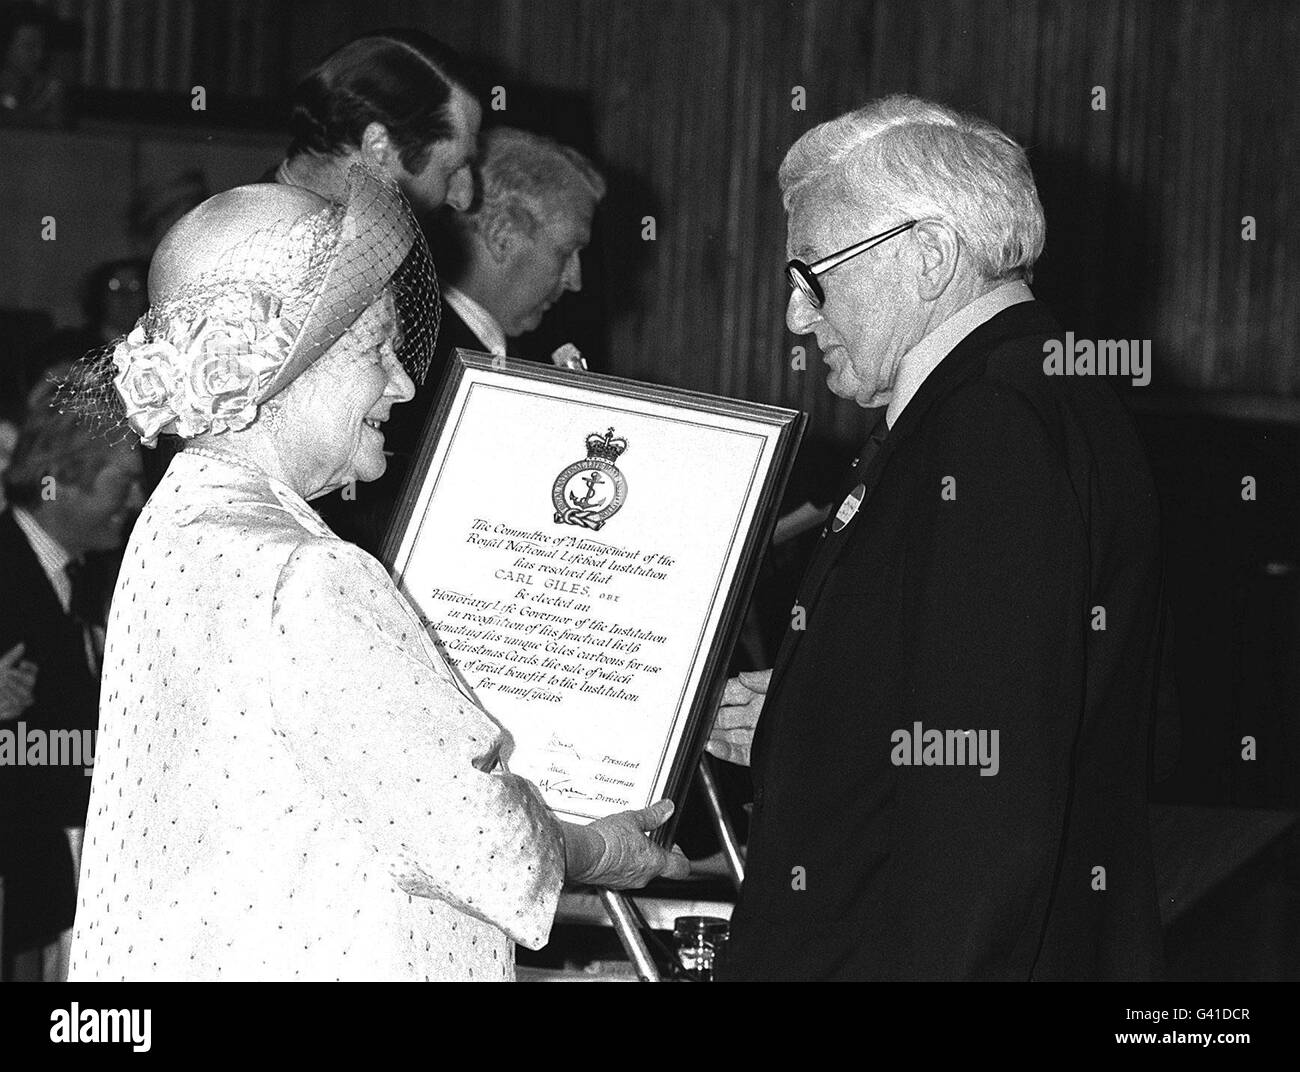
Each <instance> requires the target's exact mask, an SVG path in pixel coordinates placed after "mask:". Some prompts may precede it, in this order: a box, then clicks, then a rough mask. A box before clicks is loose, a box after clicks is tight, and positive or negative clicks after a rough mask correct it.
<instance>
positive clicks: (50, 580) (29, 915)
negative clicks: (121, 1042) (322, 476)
mask: <svg viewBox="0 0 1300 1072" xmlns="http://www.w3.org/2000/svg"><path fill="white" fill-rule="evenodd" d="M41 401H42V403H43V402H44V399H42V400H41ZM139 477H140V452H139V451H138V450H135V449H131V448H129V447H127V446H125V445H121V446H111V445H110V444H109V443H108V442H107V441H106V440H105V439H103V438H99V437H96V436H95V435H93V434H91V433H90V432H88V431H87V430H86V429H85V428H84V427H82V426H79V425H78V424H76V423H75V421H74V420H73V419H71V418H69V417H66V416H63V415H61V414H59V413H58V412H56V411H54V410H52V409H50V408H49V407H48V406H46V405H44V404H39V405H38V406H37V407H35V408H34V409H33V410H32V412H31V414H30V415H29V416H28V418H27V420H26V423H25V424H24V426H23V429H22V432H21V433H20V435H19V438H18V442H17V445H16V447H15V449H14V456H13V463H12V465H10V467H9V469H8V470H7V471H6V472H5V474H4V483H5V492H6V494H7V496H8V499H9V502H10V506H9V508H8V509H5V510H4V511H3V512H0V652H3V653H5V658H4V659H3V660H0V662H3V663H5V664H7V665H9V666H10V670H9V671H8V673H7V675H6V676H8V677H9V678H10V679H12V678H13V677H14V674H13V670H14V669H15V668H16V667H22V666H25V667H26V674H25V678H24V679H20V681H21V680H25V683H26V686H27V687H26V689H25V690H24V692H23V694H22V695H21V696H20V700H21V702H20V703H18V704H12V703H0V716H3V715H5V714H9V715H12V717H11V718H8V719H6V720H5V721H3V722H0V732H4V731H7V733H10V734H13V736H12V737H11V738H10V741H11V742H12V747H13V749H15V750H17V749H20V748H21V749H22V750H23V752H24V756H25V757H26V756H27V755H29V754H31V748H32V745H31V742H32V741H34V740H35V741H40V742H41V743H42V745H43V746H44V747H43V748H42V752H43V753H44V754H45V756H46V759H47V760H48V759H49V758H50V757H51V756H52V755H53V752H54V743H55V742H56V741H62V742H65V743H66V742H68V741H70V740H72V736H73V735H74V734H75V735H76V738H77V741H78V744H82V745H84V742H85V737H84V731H90V732H93V731H94V730H95V729H96V727H97V725H98V708H99V663H100V654H101V651H102V646H103V636H104V630H103V624H104V610H105V604H106V602H107V596H108V593H107V592H106V591H104V587H103V586H102V585H97V584H96V582H95V581H94V570H93V568H89V567H87V565H86V562H85V556H86V555H87V554H91V553H94V552H104V551H114V550H116V549H118V548H120V547H121V546H122V543H123V541H124V540H125V537H126V528H127V525H128V523H129V522H130V520H131V518H132V517H133V516H134V514H135V512H136V511H137V510H138V509H139V507H140V503H141V499H140V486H139ZM16 655H20V656H21V658H22V662H21V663H18V664H15V663H14V659H15V657H16ZM11 698H12V697H11ZM54 734H59V735H60V736H59V737H57V738H56V737H54V736H53V735H54ZM47 742H48V743H47ZM2 747H3V745H0V748H2ZM60 748H62V746H60ZM0 755H3V752H2V751H0ZM81 758H82V759H84V760H85V762H86V764H89V763H91V762H93V757H92V756H87V755H82V757H81ZM87 773H88V771H87V770H86V768H85V767H83V766H79V765H67V764H64V765H48V764H40V765H26V764H24V765H21V766H20V765H17V764H16V754H15V752H14V751H11V752H10V753H9V754H8V755H7V756H5V757H4V759H3V760H0V874H3V875H4V878H5V919H4V936H5V946H6V952H7V954H9V955H10V956H11V957H12V960H11V965H10V969H9V970H10V972H11V973H12V975H13V976H14V977H15V978H26V979H32V978H38V977H40V978H44V979H46V980H47V981H55V980H59V979H62V978H63V977H64V975H65V974H66V970H67V962H66V956H67V934H65V933H64V932H65V931H66V930H67V928H70V927H71V926H72V918H73V908H74V897H75V892H76V873H77V872H76V868H77V855H78V853H79V850H80V846H81V830H82V828H83V827H84V826H85V823H86V805H87V801H88V799H89V796H90V778H88V777H87V776H86V775H87ZM61 935H62V937H61Z"/></svg>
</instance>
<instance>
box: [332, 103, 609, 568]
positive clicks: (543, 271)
mask: <svg viewBox="0 0 1300 1072" xmlns="http://www.w3.org/2000/svg"><path fill="white" fill-rule="evenodd" d="M479 172H480V177H481V180H482V199H481V201H480V203H479V204H478V205H477V207H476V208H475V209H474V210H473V211H472V212H463V213H462V212H457V213H446V214H444V215H443V217H442V218H441V219H440V221H439V223H440V225H441V227H440V231H441V235H440V237H441V238H442V239H445V241H441V242H439V244H438V247H437V259H438V263H439V267H440V269H442V270H443V271H444V273H445V275H446V276H447V278H449V279H450V281H449V282H447V281H444V285H443V288H442V290H443V306H442V323H441V328H440V331H439V333H438V345H437V348H436V350H435V352H434V358H433V366H432V368H431V370H430V372H429V377H428V380H427V381H426V383H425V386H424V388H423V389H422V390H421V391H419V392H418V393H417V394H416V397H415V399H414V401H412V402H411V403H410V404H409V405H406V406H402V407H399V408H398V409H397V410H396V411H394V414H393V418H392V420H391V421H390V423H389V427H388V429H387V432H386V435H387V440H388V449H389V450H390V451H391V452H392V454H391V456H390V458H389V467H388V471H387V472H386V473H385V474H384V476H383V477H382V478H380V479H379V480H378V481H376V482H375V483H374V484H371V485H367V486H366V487H364V488H357V489H355V490H354V491H353V490H351V489H350V493H349V497H348V498H343V499H331V500H330V501H329V505H328V507H327V508H326V517H327V519H328V520H329V522H330V524H331V525H332V526H333V527H334V528H335V530H336V531H337V532H338V533H339V534H340V535H341V536H343V537H344V538H345V539H349V540H352V541H353V542H354V543H357V544H359V545H360V546H361V547H364V548H365V549H366V550H368V551H370V552H371V553H372V554H376V555H377V554H379V551H380V545H381V544H382V542H383V538H384V535H385V532H386V531H387V527H388V522H389V519H390V517H391V515H392V512H393V509H394V506H395V505H396V502H397V497H398V495H399V493H400V492H401V489H402V482H403V480H404V479H405V477H406V473H407V470H408V468H409V466H410V462H411V459H412V458H413V457H414V455H415V453H416V452H417V451H418V450H419V448H420V435H421V432H422V431H423V430H424V425H425V421H426V420H427V418H428V415H429V411H430V410H431V409H432V408H433V403H434V400H435V397H436V394H437V388H438V383H439V380H440V378H441V375H442V372H443V371H444V370H445V368H446V365H447V362H448V361H449V360H450V359H451V355H452V354H453V353H454V352H455V350H456V349H457V348H458V347H460V348H463V349H466V350H479V351H483V352H486V353H490V354H499V355H505V353H506V344H507V340H508V339H511V338H514V337H515V336H517V335H522V334H523V333H524V332H526V331H532V330H533V329H534V328H536V327H537V325H538V324H539V323H541V320H542V317H543V316H545V315H546V311H547V310H548V309H550V307H551V306H552V305H554V304H555V303H556V302H557V301H558V300H559V299H560V298H561V297H562V296H563V295H564V294H565V292H566V291H571V290H572V291H577V290H581V289H582V265H581V262H580V260H579V257H580V254H581V252H582V250H583V249H584V248H586V245H587V243H588V242H589V241H590V240H591V222H592V218H593V217H594V216H595V213H596V205H597V203H598V202H599V201H600V199H601V198H602V197H604V195H605V183H604V180H603V179H602V178H601V177H600V174H599V173H598V172H597V171H596V169H595V168H594V167H593V166H592V164H591V162H590V161H589V160H587V158H586V157H585V156H583V155H582V154H581V153H579V152H578V151H577V150H576V149H571V148H570V147H569V146H567V145H561V144H560V143H559V142H556V141H554V140H552V139H551V138H546V137H542V136H541V135H538V134H530V133H528V132H527V131H524V130H516V129H514V128H512V127H494V128H492V129H490V130H488V131H486V132H485V133H484V135H483V138H482V155H481V158H480V162H479ZM457 253H458V254H459V256H457V255H456V254H457ZM448 269H450V270H448ZM558 360H559V359H558V358H557V361H558ZM352 495H354V496H355V497H354V498H353V497H351V496H352Z"/></svg>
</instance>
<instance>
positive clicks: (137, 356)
mask: <svg viewBox="0 0 1300 1072" xmlns="http://www.w3.org/2000/svg"><path fill="white" fill-rule="evenodd" d="M206 305H207V312H206V313H205V315H203V316H201V317H200V318H199V319H198V321H197V322H194V321H193V319H192V313H190V311H189V310H188V309H187V308H185V307H183V306H181V307H177V308H175V309H173V310H172V313H171V315H170V316H168V315H166V314H163V315H157V316H154V315H152V314H151V317H150V321H149V322H150V324H151V326H152V327H153V329H154V332H153V334H154V335H155V338H154V339H153V340H152V341H150V340H149V338H148V335H149V332H147V331H146V330H145V329H144V328H143V327H140V326H137V328H136V329H135V330H134V331H132V332H131V334H130V335H129V336H127V338H126V339H125V340H124V341H123V342H122V343H120V344H119V345H118V347H117V349H116V350H115V352H114V356H113V361H114V364H115V365H116V366H117V368H118V376H117V378H116V379H115V380H114V384H115V385H116V386H117V389H118V393H119V394H120V395H121V396H122V400H123V402H124V403H125V404H126V408H127V413H128V418H127V419H128V421H129V422H130V425H131V427H132V428H133V429H134V430H135V432H136V434H137V435H139V436H140V440H141V442H142V443H144V444H145V445H146V446H153V445H154V444H155V443H156V442H157V438H158V435H159V433H160V432H174V433H175V434H177V435H179V436H181V437H182V438H185V439H191V438H193V437H195V436H198V435H202V434H204V433H206V432H214V433H220V432H225V431H230V430H235V431H238V430H240V429H243V428H247V427H248V426H249V425H250V424H252V423H253V421H254V420H256V419H257V407H258V399H259V398H260V396H261V393H262V391H263V389H264V388H265V387H266V385H267V384H268V383H270V382H271V380H272V378H273V377H274V376H275V373H276V370H277V369H279V367H280V366H281V365H282V364H283V363H284V361H285V359H286V357H287V356H288V354H289V351H290V349H291V348H292V346H293V340H294V336H295V334H296V330H297V329H296V327H295V325H294V324H293V323H292V322H291V321H289V320H287V319H285V318H284V317H282V316H281V315H280V302H279V301H277V300H276V299H274V298H272V297H270V296H267V295H264V294H257V295H251V296H250V295H247V294H244V295H239V294H235V295H223V296H220V297H214V298H213V299H211V300H210V301H208V302H207V303H206ZM178 337H179V342H177V343H174V342H172V341H171V340H173V339H177V338H178Z"/></svg>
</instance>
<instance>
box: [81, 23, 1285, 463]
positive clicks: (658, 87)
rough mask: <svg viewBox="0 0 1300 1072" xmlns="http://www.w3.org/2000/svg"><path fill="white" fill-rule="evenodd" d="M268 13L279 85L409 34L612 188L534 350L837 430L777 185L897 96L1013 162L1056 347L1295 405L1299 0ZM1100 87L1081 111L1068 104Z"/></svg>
mask: <svg viewBox="0 0 1300 1072" xmlns="http://www.w3.org/2000/svg"><path fill="white" fill-rule="evenodd" d="M67 3H68V0H65V3H64V6H67ZM74 6H75V5H74ZM259 7H260V5H257V4H253V5H251V7H250V10H258V9H259ZM280 11H281V14H279V15H277V18H282V19H283V27H284V32H285V33H286V34H287V36H288V41H287V45H286V47H285V49H284V50H283V51H284V54H286V55H288V57H289V61H288V63H287V64H286V66H285V69H284V85H285V86H287V85H289V84H291V83H292V81H293V80H294V79H295V78H296V77H297V76H298V75H300V74H301V73H302V72H303V71H304V70H305V69H306V68H307V67H309V66H310V65H311V64H312V63H314V62H315V61H316V60H317V59H318V58H320V56H322V55H323V54H324V53H325V52H326V51H328V50H329V49H330V48H332V47H334V46H336V45H337V44H339V43H341V42H343V41H344V40H346V39H347V38H348V37H350V36H352V35H354V34H356V33H358V32H362V31H364V30H367V29H375V28H378V27H382V26H385V25H403V24H404V25H412V26H417V27H420V28H423V29H427V30H429V31H430V32H432V33H434V34H435V35H437V36H439V37H441V38H443V39H444V40H446V41H447V42H448V43H450V44H452V45H454V46H456V47H457V48H459V49H461V50H463V51H464V52H466V53H467V54H470V55H471V56H474V57H476V58H478V59H480V60H482V61H484V63H485V66H486V69H487V75H488V77H487V83H488V84H489V85H493V84H499V85H502V86H504V87H505V88H506V91H507V94H506V109H505V111H504V112H503V113H500V114H496V115H492V116H490V118H496V119H500V120H503V121H506V122H511V121H514V122H519V123H521V124H522V125H529V126H533V127H543V128H549V129H551V130H552V131H553V132H555V133H556V134H558V135H559V136H561V137H564V138H566V139H568V140H570V141H573V142H574V143H576V144H578V145H579V146H580V147H582V148H584V149H588V150H590V151H591V152H593V154H594V155H595V156H596V157H597V159H598V160H599V162H600V163H602V165H603V166H604V167H605V169H606V170H607V173H608V175H609V178H610V180H611V183H610V185H611V191H610V195H609V197H608V198H607V201H606V204H605V205H604V206H603V208H602V212H601V216H600V218H599V220H598V229H597V234H596V237H595V241H594V242H593V246H592V248H591V249H590V250H589V253H588V256H587V261H586V267H587V277H588V286H587V288H586V291H585V293H584V294H583V295H581V296H571V297H570V298H568V299H566V300H565V302H564V303H562V304H561V305H560V306H558V307H557V310H556V313H555V316H556V318H557V319H558V320H559V321H560V322H559V323H558V324H556V325H554V326H553V329H552V337H551V338H548V339H546V340H544V341H545V342H546V343H547V345H549V344H550V343H552V342H556V341H560V336H565V337H572V338H574V339H575V340H576V341H578V342H579V345H581V346H582V347H583V349H584V351H585V352H589V353H590V354H591V356H592V364H593V366H595V367H599V368H603V369H605V370H608V371H612V372H616V373H620V374H623V375H629V376H635V377H640V378H647V379H652V380H657V381H662V382H669V383H676V384H680V385H683V386H688V387H694V388H698V389H702V390H707V391H716V392H721V393H725V394H734V395H739V396H743V397H748V398H753V399H758V400H763V401H772V402H782V403H786V404H790V405H798V406H800V407H802V408H804V409H806V410H808V411H809V412H810V413H811V414H812V415H813V422H814V423H813V427H814V429H815V430H818V431H820V432H822V433H825V434H829V435H833V436H835V437H836V438H848V437H853V436H856V435H857V434H858V428H859V424H860V414H859V412H857V411H856V410H855V407H853V406H852V405H851V404H846V403H840V402H838V401H836V400H834V399H833V398H831V396H830V395H829V394H828V393H827V391H826V390H825V387H824V382H823V377H822V375H821V374H820V372H819V371H818V369H819V368H820V367H821V366H820V362H819V361H818V360H817V357H816V351H815V348H813V349H812V352H811V355H810V357H811V361H810V366H811V367H810V368H809V370H808V371H806V372H798V371H795V370H793V369H792V368H791V365H790V352H791V347H792V346H794V345H795V344H796V342H798V341H799V340H796V339H795V338H793V337H792V336H790V335H788V334H787V333H786V332H785V329H784V324H783V316H784V307H785V301H786V285H785V282H784V279H783V276H782V271H781V268H782V263H783V260H784V217H783V213H782V211H781V206H780V200H779V196H778V192H777V186H776V171H777V167H778V166H779V164H780V161H781V158H782V156H783V154H784V152H785V150H786V149H787V148H788V147H789V145H790V144H791V142H792V141H793V140H794V139H795V138H796V137H797V136H798V135H799V134H800V133H802V132H803V131H804V130H806V129H808V128H809V127H810V126H812V125H814V124H815V123H817V122H820V121H822V120H825V119H828V118H831V117H833V116H835V115H837V114H839V113H841V112H843V111H845V110H847V109H849V108H851V107H854V106H855V105H858V104H860V103H861V102H863V101H864V100H866V99H867V98H869V97H872V96H876V95H879V94H882V93H888V92H896V91H906V92H912V93H917V94H920V95H922V96H929V97H934V98H936V99H939V100H941V101H944V102H946V103H948V104H951V105H953V106H956V107H958V108H961V109H964V110H970V111H974V112H977V113H979V114H981V115H984V116H986V117H987V118H989V119H991V120H992V121H993V122H995V123H997V124H998V125H1000V126H1001V127H1003V128H1004V129H1005V130H1007V131H1008V132H1009V133H1010V134H1012V135H1013V136H1014V137H1016V138H1017V139H1018V140H1020V141H1021V143H1022V144H1024V145H1026V147H1027V148H1028V151H1029V154H1030V159H1031V162H1032V163H1033V165H1034V169H1035V173H1036V174H1037V176H1038V179H1039V183H1040V188H1041V194H1042V197H1043V201H1044V204H1045V207H1046V211H1047V218H1048V243H1047V251H1046V254H1045V257H1044V259H1043V260H1042V261H1041V262H1040V267H1039V272H1038V275H1037V277H1036V281H1035V283H1036V288H1037V290H1038V292H1039V294H1040V296H1042V297H1045V298H1047V299H1048V300H1049V301H1051V302H1053V304H1054V305H1055V306H1056V307H1057V309H1058V311H1059V312H1060V313H1061V315H1062V317H1063V319H1064V320H1065V322H1066V325H1067V326H1068V327H1072V328H1074V329H1075V330H1076V332H1078V333H1079V334H1088V335H1091V336H1101V337H1110V338H1149V339H1151V340H1152V341H1153V351H1154V354H1155V361H1154V366H1155V372H1154V377H1153V383H1152V386H1151V387H1149V388H1147V389H1146V390H1147V391H1149V392H1155V391H1158V390H1173V389H1192V390H1199V391H1215V392H1233V393H1238V394H1241V393H1244V394H1256V395H1266V396H1272V397H1274V398H1278V397H1295V396H1298V395H1300V357H1298V356H1297V334H1298V332H1300V269H1298V268H1297V259H1296V235H1297V226H1296V224H1297V219H1296V217H1297V213H1296V194H1295V183H1296V179H1297V175H1298V174H1300V167H1297V165H1298V164H1300V159H1298V157H1300V117H1298V116H1297V102H1296V92H1295V90H1296V79H1295V75H1294V73H1293V66H1294V63H1295V59H1294V57H1295V56H1296V54H1297V52H1300V4H1296V3H1287V2H1283V0H1197V2H1192V0H1165V2H1141V0H1133V2H1120V0H1076V2H1058V0H927V2H923V3H922V2H916V0H856V2H855V0H798V2H785V0H437V2H430V0H329V2H323V0H320V2H317V0H296V2H293V3H290V4H287V5H285V7H284V8H281V9H280ZM269 51H273V50H269ZM1098 86H1100V87H1103V88H1104V90H1105V94H1106V109H1105V111H1096V110H1094V109H1093V107H1092V102H1093V100H1094V87H1098ZM795 87H803V89H804V91H805V96H806V108H805V109H804V110H796V109H794V108H792V100H793V96H792V94H793V91H794V89H795ZM646 216H653V217H654V218H655V226H656V240H655V241H653V242H647V241H643V240H642V237H641V234H642V227H643V218H644V217H646ZM1245 216H1251V217H1253V218H1254V219H1255V221H1256V228H1257V237H1256V238H1255V240H1254V241H1244V240H1243V238H1242V226H1243V225H1242V218H1243V217H1245ZM845 237H846V240H848V239H851V238H852V237H855V236H851V235H846V236H845ZM539 345H540V341H539Z"/></svg>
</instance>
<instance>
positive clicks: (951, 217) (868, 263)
mask: <svg viewBox="0 0 1300 1072" xmlns="http://www.w3.org/2000/svg"><path fill="white" fill-rule="evenodd" d="M780 182H781V190H782V193H783V195H784V200H785V208H786V213H787V215H788V221H787V239H786V244H787V255H788V256H790V257H792V258H797V259H799V260H802V261H804V262H806V263H808V264H812V263H813V262H815V261H817V260H818V259H820V258H823V257H826V256H829V255H830V254H833V253H836V252H839V251H841V250H843V249H845V248H846V247H849V246H852V245H853V244H854V243H857V242H860V241H862V240H863V239H866V238H869V237H872V236H875V235H877V234H880V233H883V232H886V231H889V230H890V229H892V228H895V227H898V226H899V225H900V224H903V223H906V222H907V221H909V220H915V221H917V222H916V225H915V226H914V227H912V228H911V229H910V230H906V231H903V232H902V233H901V234H899V235H898V236H897V237H894V238H891V239H889V240H888V241H886V242H883V243H882V244H881V245H879V246H877V247H872V248H870V249H868V250H867V251H866V252H864V253H862V254H860V255H858V256H855V257H853V258H852V259H849V260H846V261H845V262H844V263H842V264H841V265H839V266H838V267H835V268H833V269H830V270H829V271H827V272H826V273H825V274H824V275H822V276H820V277H819V278H818V282H819V283H820V284H821V287H822V290H823V292H824V300H823V303H822V304H821V306H820V307H817V306H816V305H815V304H814V302H812V301H811V300H810V299H809V298H808V296H807V295H805V294H804V293H803V292H802V291H801V290H799V289H798V288H796V289H795V290H794V291H793V293H792V294H791V296H790V301H789V304H788V306H787V308H786V324H787V326H788V327H789V328H790V330H791V331H793V332H795V333H796V334H803V335H807V334H812V335H815V336H816V337H817V343H818V345H819V346H820V347H821V350H822V356H823V359H824V360H825V361H826V363H827V365H829V366H830V373H829V375H828V377H827V386H829V388H830V389H831V391H832V392H834V393H835V394H837V395H840V396H841V397H844V398H852V399H854V400H856V401H857V402H858V403H859V404H860V405H862V406H879V405H883V404H885V403H887V402H888V401H889V400H890V398H891V397H892V395H893V388H894V380H895V378H896V376H897V374H898V366H899V359H900V358H901V357H902V356H903V354H905V353H906V352H907V351H908V350H910V349H911V348H912V347H913V346H915V345H916V344H917V343H918V342H919V341H920V340H921V339H922V338H923V337H924V336H925V335H927V334H929V332H930V331H932V330H933V329H934V328H935V327H937V326H938V325H939V324H940V323H942V322H943V321H944V320H945V319H947V318H948V317H949V316H951V315H952V314H953V313H954V312H956V311H957V310H958V309H960V308H961V307H962V306H964V305H967V304H969V303H970V302H971V301H973V300H974V299H975V298H976V297H978V296H979V295H980V294H981V293H984V292H986V291H988V290H991V289H993V288H995V287H996V286H998V285H1000V284H1001V283H1003V282H1006V281H1009V280H1013V279H1026V280H1027V279H1028V278H1029V275H1030V272H1031V270H1032V268H1033V264H1034V261H1035V260H1036V259H1037V258H1038V256H1039V254H1040V253H1041V252H1042V249H1043V240H1044V233H1045V224H1044V221H1043V209H1042V206H1041V205H1040V204H1039V201H1038V192H1037V190H1036V189H1035V187H1034V177H1033V174H1032V172H1031V171H1030V169H1029V163H1028V161H1027V160H1026V159H1025V154H1024V151H1023V150H1022V149H1021V148H1020V146H1018V145H1017V144H1016V143H1015V142H1014V141H1012V140H1011V139H1010V138H1009V137H1007V135H1005V134H1003V133H1002V132H1001V131H1000V130H998V129H997V128H996V127H994V126H992V125H991V124H989V123H986V122H984V121H983V120H981V119H976V118H973V117H970V116H963V115H958V114H957V113H956V112H954V111H952V110H950V109H948V108H945V107H943V106H941V105H938V104H932V103H930V102H928V101H923V100H918V99H917V98H915V97H906V96H894V97H886V98H884V99H882V100H877V101H873V102H872V103H870V104H868V105H867V106H866V107H864V108H860V109H858V110H857V111H855V112H850V113H848V114H847V115H843V116H840V117H839V118H838V119H833V120H831V121H830V122H828V123H823V124H821V125H820V126H818V127H814V128H813V129H812V130H810V131H808V133H806V134H804V135H803V137H801V138H800V139H799V140H798V141H797V142H795V144H794V146H793V147H792V148H791V149H790V151H789V152H788V153H787V154H786V157H785V160H784V162H783V163H782V164H781V172H780Z"/></svg>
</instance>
